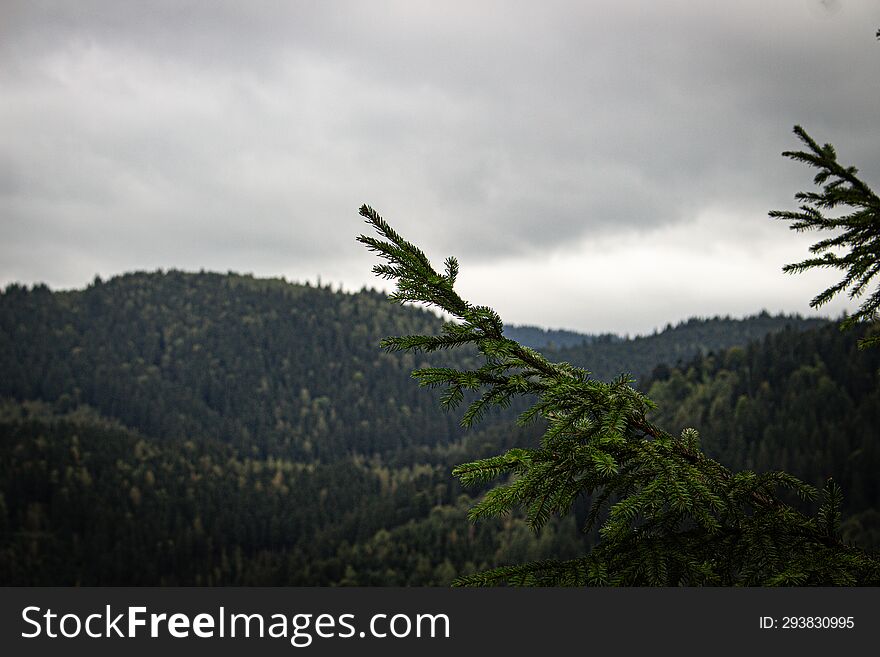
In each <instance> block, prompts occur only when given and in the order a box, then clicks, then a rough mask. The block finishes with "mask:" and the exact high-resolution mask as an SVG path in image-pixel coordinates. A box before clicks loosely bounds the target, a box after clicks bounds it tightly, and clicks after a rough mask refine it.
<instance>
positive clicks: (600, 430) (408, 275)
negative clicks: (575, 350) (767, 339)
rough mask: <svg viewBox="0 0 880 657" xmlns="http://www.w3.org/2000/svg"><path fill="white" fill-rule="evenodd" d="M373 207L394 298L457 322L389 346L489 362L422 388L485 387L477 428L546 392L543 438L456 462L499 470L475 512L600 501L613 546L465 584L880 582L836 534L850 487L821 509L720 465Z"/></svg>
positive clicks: (835, 492) (480, 474) (787, 483)
mask: <svg viewBox="0 0 880 657" xmlns="http://www.w3.org/2000/svg"><path fill="white" fill-rule="evenodd" d="M360 212H361V215H362V216H364V217H365V218H366V220H367V222H368V223H369V224H370V225H372V226H373V227H374V228H375V230H376V231H377V232H378V234H379V235H380V238H381V239H379V238H375V237H368V236H363V235H362V236H360V237H359V238H358V239H359V241H361V242H363V243H364V244H366V245H367V246H368V248H370V249H371V250H373V251H375V252H376V253H377V254H378V256H379V257H380V258H382V259H383V260H385V263H384V264H381V265H377V266H376V267H375V268H374V271H375V272H376V273H377V274H379V275H381V276H384V277H386V278H389V279H393V280H396V281H397V284H398V287H397V290H396V291H395V292H394V293H393V294H392V295H391V299H392V300H393V301H396V302H398V303H406V302H413V301H414V302H420V303H427V304H431V305H434V306H436V307H438V308H439V309H440V310H442V311H444V312H446V313H447V314H448V315H450V316H451V317H452V320H451V321H448V322H446V323H444V325H443V328H442V331H441V333H440V335H407V336H400V337H392V338H387V339H386V340H384V341H383V344H384V346H385V347H386V348H387V349H390V350H394V351H398V350H404V349H408V350H415V351H434V350H438V349H444V348H448V347H454V346H461V345H466V344H470V345H473V346H474V347H475V348H476V349H477V351H478V352H479V354H480V355H481V356H482V359H483V361H482V364H481V365H480V366H479V367H476V368H474V369H457V368H449V367H444V368H436V367H431V368H421V369H417V370H415V371H414V372H413V376H414V377H416V378H417V379H418V380H419V381H420V383H421V385H423V386H429V387H442V388H445V392H444V394H443V402H444V404H445V405H446V406H456V405H457V404H459V403H461V402H462V401H463V399H464V392H465V391H470V392H473V393H475V394H476V395H477V397H476V399H475V400H474V401H472V402H470V403H469V405H468V406H467V409H466V411H465V412H464V416H463V419H462V423H463V424H464V425H470V424H472V423H473V422H474V421H476V420H477V419H479V417H480V416H481V415H482V414H483V413H484V412H485V411H486V409H487V408H488V407H491V406H495V405H501V406H505V405H509V404H510V403H511V401H512V400H513V399H515V398H518V397H521V396H531V397H533V398H535V399H537V401H536V402H535V403H534V404H533V405H532V406H531V407H529V408H528V409H527V410H526V411H525V412H523V413H522V414H521V415H520V418H519V421H520V423H521V424H526V423H528V422H530V421H533V420H536V419H538V418H540V419H541V420H542V421H543V422H544V427H545V429H544V432H543V435H542V436H541V438H540V442H539V444H538V445H537V446H536V447H528V448H526V447H519V448H514V449H510V450H508V451H507V452H506V453H504V454H502V455H499V456H493V457H490V458H485V459H480V460H477V461H472V462H470V463H465V464H463V465H460V466H458V467H457V468H456V469H455V470H454V471H453V473H454V474H455V475H456V476H457V477H459V478H460V479H461V481H462V483H464V484H474V483H484V482H486V481H490V480H496V479H499V478H501V479H502V483H500V484H499V485H498V486H496V487H495V488H493V489H491V490H490V491H489V492H488V493H487V494H486V495H485V496H484V497H483V499H482V500H481V501H480V502H479V503H478V504H477V505H475V506H474V507H473V508H472V509H471V512H470V514H469V515H470V517H471V518H472V519H479V518H483V517H494V516H499V515H505V514H508V513H511V512H513V511H515V510H517V509H524V510H525V512H526V514H527V520H528V522H529V525H530V526H531V527H532V528H533V529H535V530H538V529H540V528H541V527H542V526H543V525H544V524H545V523H546V522H547V521H548V520H549V519H550V518H551V517H552V516H554V515H563V514H566V513H567V512H568V511H570V510H571V509H572V507H573V506H574V503H575V501H576V500H577V498H578V497H579V496H586V497H587V498H588V499H589V501H590V505H591V508H590V513H589V516H588V520H587V528H589V527H590V526H592V525H593V524H594V523H599V524H600V525H601V528H600V534H601V541H600V542H599V543H598V544H597V545H596V546H595V547H593V549H592V550H590V551H588V552H587V554H585V555H584V556H581V557H579V558H576V559H572V560H568V561H535V562H531V563H528V564H524V565H518V566H505V567H500V568H496V569H492V570H489V571H486V572H482V573H478V574H475V575H469V576H466V577H464V578H461V579H460V580H458V582H459V583H460V584H465V585H497V584H503V583H507V584H515V585H587V584H590V585H680V584H688V585H693V584H713V585H735V584H739V585H785V584H798V585H803V584H825V585H828V584H846V585H850V584H865V583H878V582H880V563H878V562H877V561H875V560H874V559H873V558H872V557H870V556H868V555H866V554H865V553H863V552H861V551H860V550H858V549H855V548H852V547H849V546H847V545H846V544H844V543H843V542H842V541H841V539H840V537H839V515H838V508H839V505H840V494H839V489H837V488H836V484H834V483H833V482H831V481H829V482H827V483H826V485H825V486H824V487H823V489H822V494H821V499H820V501H819V505H818V509H817V511H816V513H815V514H805V513H804V512H802V511H801V510H799V509H798V508H796V507H795V506H793V505H791V504H790V503H788V502H786V501H784V499H783V496H782V495H781V494H780V493H782V494H784V492H785V491H792V492H794V493H795V494H797V495H798V496H800V497H801V498H803V499H812V498H814V497H817V495H818V493H817V490H816V489H815V488H813V487H812V486H810V485H808V484H805V483H803V482H801V481H800V480H798V479H797V478H795V477H794V476H792V475H790V474H787V473H785V472H780V471H771V472H765V473H760V474H757V473H754V472H750V471H744V472H738V473H734V472H732V471H731V470H728V469H727V468H725V467H723V466H722V465H721V464H719V463H718V462H716V461H714V460H712V459H710V458H708V457H707V456H706V455H705V454H704V453H703V452H702V450H701V448H700V444H699V436H698V434H697V432H696V431H695V430H693V429H686V430H684V431H682V432H681V434H680V435H677V436H673V435H671V434H669V433H667V432H665V431H664V430H662V429H661V428H659V427H658V426H657V425H655V424H654V423H652V422H651V421H650V420H649V419H648V414H649V413H650V412H651V411H652V410H653V409H654V404H653V403H652V402H651V401H650V400H649V399H648V398H647V397H645V396H644V395H643V394H641V393H640V392H638V391H637V390H636V389H635V388H633V387H632V386H631V385H630V384H631V381H630V380H629V379H627V378H626V377H620V378H618V379H616V380H614V381H612V382H611V383H604V382H601V381H597V380H595V379H593V378H591V376H590V373H589V372H587V371H585V370H583V369H579V368H576V367H574V366H572V365H570V364H568V363H565V362H562V363H552V362H550V361H548V360H547V359H546V358H544V357H543V356H542V355H540V354H539V353H537V352H536V351H534V350H532V349H529V348H527V347H523V346H522V345H520V344H519V343H517V342H515V341H513V340H511V339H509V338H506V337H505V336H504V335H503V325H502V323H501V320H500V318H499V317H498V315H497V314H496V313H495V312H494V311H492V310H491V309H490V308H488V307H486V306H474V305H472V304H471V303H469V302H467V301H465V300H464V299H462V298H461V297H460V296H459V295H458V294H457V292H456V291H455V289H454V283H455V273H456V272H457V270H458V265H457V263H456V261H455V259H454V258H448V259H447V260H446V263H447V264H446V273H445V274H440V273H438V272H436V271H435V270H434V269H433V268H432V266H431V265H430V262H429V261H428V259H427V258H426V256H425V254H424V253H423V252H422V251H421V250H420V249H418V248H417V247H415V246H414V245H412V244H410V243H409V242H407V241H406V240H404V239H403V238H402V237H401V236H400V235H398V234H397V233H396V232H395V231H394V230H393V229H391V227H390V226H389V225H388V224H387V222H385V221H384V220H383V219H382V218H381V217H380V216H379V215H378V214H377V213H376V212H375V211H374V210H373V209H372V208H369V207H367V206H364V207H362V208H361V211H360Z"/></svg>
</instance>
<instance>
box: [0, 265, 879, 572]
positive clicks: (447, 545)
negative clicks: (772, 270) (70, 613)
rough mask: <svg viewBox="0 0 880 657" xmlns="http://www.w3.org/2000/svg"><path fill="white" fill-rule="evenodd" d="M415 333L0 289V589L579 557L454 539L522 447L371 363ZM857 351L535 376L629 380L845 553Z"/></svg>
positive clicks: (782, 352) (865, 382)
mask: <svg viewBox="0 0 880 657" xmlns="http://www.w3.org/2000/svg"><path fill="white" fill-rule="evenodd" d="M440 325H441V321H440V319H439V318H437V317H435V316H434V315H431V314H429V313H427V312H424V311H421V310H418V309H414V308H409V307H407V308H399V307H395V306H392V305H390V304H388V303H387V302H386V301H385V297H384V295H382V294H380V293H377V292H374V291H368V290H364V291H361V292H359V293H356V294H346V293H341V292H334V291H331V290H330V289H329V288H327V287H313V286H303V285H294V284H289V283H286V282H284V281H280V280H259V279H254V278H252V277H247V276H237V275H232V274H230V275H218V274H184V273H181V272H175V271H171V272H161V273H152V274H145V273H140V274H131V275H126V276H122V277H118V278H114V279H112V280H109V281H106V282H103V281H100V280H96V281H95V283H94V284H93V285H91V286H90V287H89V288H87V289H85V290H80V291H67V292H53V291H51V290H49V289H48V288H46V287H45V286H36V287H32V288H26V287H23V286H17V285H14V286H10V287H8V288H7V289H6V290H5V291H4V292H3V293H2V295H0V372H2V373H3V375H2V377H0V397H2V399H3V401H2V404H0V582H2V583H3V584H25V585H48V584H59V585H64V584H82V585H88V584H135V585H147V584H169V585H170V584H214V585H235V584H243V585H253V584H264V585H297V584H302V585H315V584H322V585H328V584H342V585H445V584H448V583H449V582H451V581H452V580H453V579H454V578H456V577H459V576H461V575H466V574H468V573H472V572H475V571H479V570H485V569H487V568H492V567H494V566H497V565H500V564H507V563H522V562H526V561H532V560H539V559H545V558H551V557H552V558H556V559H559V558H567V557H569V556H571V557H574V556H576V555H577V554H580V553H582V552H583V550H584V547H585V543H589V542H590V541H593V540H594V539H595V536H594V535H586V536H585V535H582V534H581V532H580V531H579V527H578V524H577V520H578V518H576V517H575V516H569V517H566V518H563V519H561V520H557V521H553V522H551V523H550V524H548V525H547V526H546V527H545V528H544V530H543V531H542V532H541V533H540V534H539V535H538V536H535V535H533V534H532V532H531V531H530V530H529V529H528V527H527V525H526V523H525V522H524V521H523V519H522V517H520V516H519V515H517V514H513V515H512V516H509V517H506V518H501V519H493V520H490V521H487V522H483V523H479V524H476V525H474V524H472V523H471V522H469V521H468V520H467V517H466V516H467V511H468V509H469V508H470V507H472V506H473V504H474V503H475V501H476V500H477V499H478V498H479V497H480V496H481V495H482V493H483V492H484V490H485V489H480V488H476V489H467V490H463V489H462V488H461V487H460V486H459V484H458V482H457V480H455V479H453V478H451V477H450V474H449V473H450V471H451V470H452V468H453V467H454V466H455V465H457V464H460V463H462V462H465V461H468V460H471V459H478V458H484V457H487V456H490V455H492V454H496V453H498V452H499V451H504V450H506V449H509V448H512V447H515V446H519V445H528V444H530V442H534V441H535V440H536V439H537V436H538V435H539V433H540V427H530V428H515V427H512V426H511V422H510V417H511V413H510V412H509V413H506V414H505V413H502V412H497V413H495V414H490V415H489V417H488V419H487V420H486V421H484V423H483V424H482V425H481V428H480V429H478V430H477V429H475V430H470V431H467V432H465V431H464V430H462V429H461V428H460V427H459V426H458V418H457V417H456V416H455V414H447V413H444V412H443V411H442V410H440V409H439V408H438V405H437V401H438V395H436V394H430V393H429V392H426V391H425V390H420V389H419V388H418V387H417V386H415V385H414V384H413V382H412V379H411V378H410V371H411V370H412V369H413V368H416V367H424V366H447V365H448V366H450V367H468V366H471V365H472V361H473V359H474V356H475V355H474V354H473V353H468V352H465V353H463V354H457V353H454V352H438V353H436V354H430V355H423V356H422V355H420V356H417V357H416V356H414V355H412V354H399V353H398V354H395V353H386V352H383V351H382V350H380V349H378V348H377V345H378V342H379V340H380V339H381V338H383V337H384V336H387V335H405V334H413V333H429V334H431V333H437V332H438V331H439V329H440ZM859 330H860V331H864V329H859ZM857 337H859V336H858V335H856V336H853V334H851V333H850V334H841V333H840V332H839V331H838V330H837V328H836V327H834V326H831V325H828V324H826V323H824V322H819V321H806V320H802V319H800V318H797V317H771V316H769V315H767V314H766V313H765V314H762V315H758V316H755V317H752V318H748V319H747V320H731V319H722V318H716V319H713V320H692V321H689V322H683V323H681V324H679V325H678V326H675V327H671V326H670V327H667V329H666V330H664V331H662V332H660V333H658V334H657V335H655V336H648V337H644V338H638V339H635V340H622V339H612V338H609V337H607V336H606V337H604V338H595V337H591V338H588V339H586V340H581V344H577V343H575V346H570V347H567V348H564V349H560V350H559V351H558V352H555V354H554V357H557V356H558V359H560V360H568V361H569V362H572V363H574V364H583V365H586V364H587V363H588V362H589V363H590V364H591V367H592V368H594V369H599V368H604V369H602V370H600V371H603V372H604V371H607V372H610V373H611V374H609V376H610V375H613V374H616V373H618V372H620V371H625V370H628V371H630V372H631V373H632V374H633V375H635V376H636V377H640V387H641V389H643V390H644V391H646V392H648V393H649V394H650V396H651V397H652V398H653V399H655V400H656V401H657V402H658V403H659V409H658V411H657V413H658V416H657V417H658V421H662V423H663V424H665V425H667V426H670V427H672V426H678V425H681V426H696V427H698V428H700V429H701V430H702V433H703V436H704V441H705V442H704V447H705V449H706V452H707V453H708V454H710V455H712V456H714V457H717V458H719V459H721V460H722V461H723V462H724V463H725V465H727V466H729V467H731V468H734V469H737V468H755V469H757V470H759V471H760V470H764V469H778V468H785V469H787V470H789V471H790V472H792V473H793V474H795V475H797V476H799V477H801V478H803V479H804V480H805V481H807V482H809V483H813V484H816V485H821V483H822V482H823V481H824V479H825V478H826V477H827V476H829V475H833V476H834V477H835V479H836V480H838V481H839V482H840V483H841V484H842V485H843V486H844V489H845V491H846V498H845V502H844V510H845V511H846V513H847V518H848V520H847V521H846V524H845V525H844V532H845V536H846V538H847V539H848V540H852V541H854V542H856V543H858V544H860V545H863V546H865V547H869V548H870V547H876V545H877V541H878V532H880V526H878V525H880V519H878V514H877V511H876V509H877V508H880V499H878V497H880V492H878V486H877V483H876V480H875V476H874V475H875V473H876V472H877V471H878V466H880V462H878V450H877V447H876V427H877V426H880V392H878V381H877V371H878V368H880V362H878V357H877V355H876V354H872V353H870V352H864V351H863V352H857V351H856V349H855V346H854V345H855V338H857ZM829 400H832V402H833V403H831V402H829ZM515 410H517V409H513V411H515ZM511 412H512V411H511Z"/></svg>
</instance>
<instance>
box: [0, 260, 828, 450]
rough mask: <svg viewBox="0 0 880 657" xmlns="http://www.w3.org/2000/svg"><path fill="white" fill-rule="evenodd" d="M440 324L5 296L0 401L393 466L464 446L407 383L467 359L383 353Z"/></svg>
mask: <svg viewBox="0 0 880 657" xmlns="http://www.w3.org/2000/svg"><path fill="white" fill-rule="evenodd" d="M816 323H817V322H816V321H815V320H811V321H807V320H803V319H800V318H792V317H770V316H768V315H759V316H756V317H754V318H749V319H745V320H730V319H718V318H716V319H711V320H689V321H688V322H686V323H682V324H679V325H678V326H676V327H674V328H673V327H670V328H669V329H667V330H666V331H663V332H662V333H659V334H657V335H654V336H649V337H645V338H635V339H633V340H621V339H619V338H616V337H613V336H602V337H594V338H593V341H592V342H591V343H589V344H584V345H582V346H580V347H576V348H575V347H572V348H568V349H562V350H558V351H556V350H549V349H548V350H546V351H547V352H548V354H549V355H550V356H551V357H552V358H554V359H559V360H569V361H570V362H573V363H575V364H578V365H583V366H585V367H587V368H588V369H590V370H591V371H592V372H593V373H594V375H595V376H596V377H597V378H611V377H613V376H616V375H617V374H619V373H620V372H622V371H628V372H631V373H633V374H635V375H642V374H647V373H649V372H650V371H651V369H652V368H653V367H654V366H655V365H657V364H658V363H669V364H674V363H676V362H677V361H679V360H687V359H690V358H693V357H694V356H696V355H697V354H700V353H706V352H709V351H713V350H718V349H723V348H726V347H728V346H731V345H736V344H745V343H746V342H748V340H750V339H753V338H759V337H762V336H763V335H765V334H766V333H768V332H772V331H775V330H780V329H781V328H783V327H784V326H786V325H792V326H796V327H799V328H804V327H807V326H811V325H815V324H816ZM440 324H441V321H440V319H439V318H437V317H436V316H435V315H433V314H431V313H428V312H426V311H424V310H421V309H418V308H413V307H406V308H401V307H399V306H395V305H393V304H391V303H388V301H387V300H386V299H385V297H384V295H382V294H380V293H378V292H372V291H362V292H359V293H356V294H349V293H342V292H333V291H331V290H330V289H329V287H311V286H308V285H296V284H291V283H287V282H285V281H282V280H276V279H255V278H253V277H250V276H239V275H235V274H228V275H221V274H209V273H202V274H188V273H183V272H179V271H169V272H157V273H135V274H128V275H125V276H120V277H117V278H114V279H111V280H109V281H106V282H101V281H96V283H95V284H93V285H91V286H90V287H89V288H87V289H85V290H79V291H69V292H52V291H50V290H49V289H48V288H46V287H45V286H37V287H35V288H32V289H27V288H24V287H21V286H10V287H8V288H7V289H6V290H5V291H4V292H3V293H2V294H0V371H2V372H3V373H4V376H3V377H2V378H0V397H9V398H12V399H18V400H28V399H35V400H36V399H39V400H44V401H47V402H53V403H57V404H60V406H59V408H61V409H64V408H73V407H76V406H78V405H82V404H86V405H88V406H91V407H93V408H95V409H96V410H98V411H99V412H100V413H101V414H102V415H104V416H106V417H109V418H114V419H116V420H118V421H119V422H121V423H122V424H123V425H125V426H127V427H131V428H132V429H135V430H137V431H139V432H141V433H142V434H144V435H147V436H153V437H161V438H162V439H163V440H183V439H192V438H193V437H199V436H210V437H212V438H217V439H219V440H222V441H224V442H227V443H229V444H231V445H233V446H235V447H236V448H237V449H240V450H242V453H243V454H252V455H265V454H278V455H282V456H284V457H292V458H296V459H305V460H309V459H319V460H322V461H327V460H335V459H338V458H343V457H345V456H346V455H349V454H353V453H360V454H372V453H383V454H389V453H393V452H395V451H398V450H400V449H402V448H406V447H409V446H411V445H419V444H426V445H433V444H438V443H439V444H442V443H447V442H449V441H452V440H456V439H458V438H459V437H460V436H461V435H462V430H461V429H460V428H459V426H458V418H457V416H456V415H455V414H454V413H444V412H442V411H441V410H440V409H439V406H438V403H437V398H438V396H437V395H436V394H433V393H432V391H429V390H425V389H420V388H419V387H418V386H417V385H416V384H415V383H414V381H413V380H412V378H411V377H410V371H411V370H412V369H413V368H414V367H417V366H422V365H425V364H427V363H438V364H442V363H447V364H451V363H461V362H462V360H461V359H462V358H463V356H462V354H460V353H458V352H455V351H452V352H447V351H443V352H439V353H436V354H430V355H427V356H426V355H422V356H418V357H416V356H414V355H413V354H410V353H405V354H399V353H387V352H384V351H382V350H381V349H379V347H378V344H379V341H380V340H381V339H382V338H383V337H385V336H387V335H401V334H406V333H419V332H427V333H436V332H439V330H440ZM505 330H506V331H507V329H505ZM512 331H513V333H514V334H515V333H516V331H517V329H516V328H513V329H512Z"/></svg>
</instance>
